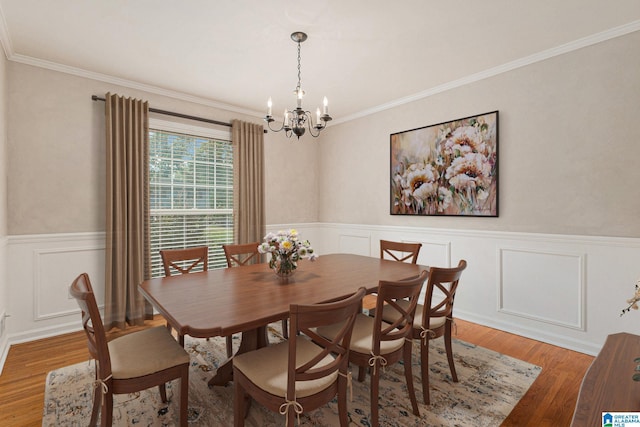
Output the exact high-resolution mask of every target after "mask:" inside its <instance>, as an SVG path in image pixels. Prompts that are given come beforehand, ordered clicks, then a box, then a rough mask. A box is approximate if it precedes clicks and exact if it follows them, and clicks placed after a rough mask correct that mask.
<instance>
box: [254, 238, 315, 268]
mask: <svg viewBox="0 0 640 427" xmlns="http://www.w3.org/2000/svg"><path fill="white" fill-rule="evenodd" d="M258 252H260V253H261V254H267V253H268V254H271V258H270V259H269V267H270V268H271V269H273V271H274V272H275V273H276V275H278V276H279V277H280V278H282V279H287V278H288V277H289V276H291V275H292V274H293V273H294V272H295V271H296V268H298V264H297V262H298V260H300V259H302V258H307V259H309V261H315V260H316V259H317V258H318V256H317V255H316V254H315V253H314V252H313V248H312V247H311V243H309V241H308V240H300V239H299V237H298V232H297V231H296V230H294V229H291V230H288V231H282V230H281V231H278V232H277V233H268V234H267V235H266V236H265V237H264V243H261V244H260V246H258Z"/></svg>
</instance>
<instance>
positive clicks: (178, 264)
mask: <svg viewBox="0 0 640 427" xmlns="http://www.w3.org/2000/svg"><path fill="white" fill-rule="evenodd" d="M160 258H162V266H163V267H164V275H165V276H166V277H170V276H171V275H172V274H173V273H176V274H188V273H191V272H192V271H193V270H194V269H197V267H198V266H201V269H197V271H208V270H209V247H208V246H194V247H191V248H184V249H163V250H161V251H160ZM167 329H169V331H171V330H172V328H171V325H170V324H169V322H167ZM178 342H179V343H180V345H182V346H184V335H181V334H180V333H179V332H178ZM231 353H232V341H231V337H227V356H228V357H231Z"/></svg>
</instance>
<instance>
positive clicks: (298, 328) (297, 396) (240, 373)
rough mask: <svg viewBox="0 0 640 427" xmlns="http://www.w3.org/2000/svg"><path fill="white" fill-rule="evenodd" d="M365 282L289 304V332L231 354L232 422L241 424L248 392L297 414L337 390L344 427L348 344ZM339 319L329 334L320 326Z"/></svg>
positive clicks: (290, 419)
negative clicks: (341, 294) (331, 297)
mask: <svg viewBox="0 0 640 427" xmlns="http://www.w3.org/2000/svg"><path fill="white" fill-rule="evenodd" d="M365 293H366V290H365V288H360V289H358V291H357V292H356V293H355V294H353V295H351V296H350V297H348V298H346V299H342V300H338V301H333V302H329V303H324V304H313V305H299V304H292V305H291V306H290V313H291V334H290V335H291V338H289V339H288V340H285V341H283V342H281V343H279V344H275V345H271V346H268V347H263V348H261V349H259V350H255V351H250V352H247V353H242V354H237V355H235V356H234V358H233V384H234V426H236V427H240V426H244V418H245V416H246V413H245V404H246V402H245V400H246V399H248V398H249V397H251V398H253V399H254V400H256V401H257V402H258V403H260V404H261V405H263V406H265V407H266V408H268V409H270V410H271V411H278V412H279V413H280V414H282V415H284V416H285V417H286V425H287V426H289V427H293V425H294V422H295V418H296V417H298V422H299V417H300V415H301V414H302V413H303V412H308V411H312V410H314V409H316V408H318V407H320V406H322V405H324V404H326V403H327V402H329V401H331V400H333V399H334V397H335V396H336V395H337V401H338V413H339V419H340V425H341V426H343V427H346V426H347V425H348V423H349V420H348V416H347V397H346V395H347V385H348V383H349V381H350V379H351V377H350V375H349V373H348V368H349V344H350V341H351V334H352V331H353V325H354V322H355V319H356V316H357V314H358V312H359V311H360V304H361V303H362V297H364V295H365ZM333 324H337V326H336V328H335V331H336V333H335V334H334V335H333V337H332V338H330V339H328V338H325V337H322V336H320V335H318V333H317V332H316V331H315V330H316V328H318V327H324V326H327V325H333Z"/></svg>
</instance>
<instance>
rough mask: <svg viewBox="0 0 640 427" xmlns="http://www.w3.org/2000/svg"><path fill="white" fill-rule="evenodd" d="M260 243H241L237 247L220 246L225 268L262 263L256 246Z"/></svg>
mask: <svg viewBox="0 0 640 427" xmlns="http://www.w3.org/2000/svg"><path fill="white" fill-rule="evenodd" d="M259 245H260V242H253V243H242V244H238V245H222V249H223V250H224V256H225V257H226V258H227V267H237V266H241V265H248V264H259V263H260V262H262V259H261V255H260V252H258V246H259Z"/></svg>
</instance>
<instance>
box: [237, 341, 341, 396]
mask: <svg viewBox="0 0 640 427" xmlns="http://www.w3.org/2000/svg"><path fill="white" fill-rule="evenodd" d="M296 344H297V348H296V367H298V366H302V365H303V364H305V363H306V362H308V361H309V360H311V359H312V358H313V357H314V356H316V355H317V354H318V353H320V352H321V351H322V348H321V347H319V346H317V345H315V344H314V343H312V342H311V341H309V340H308V339H306V338H302V337H299V338H297V340H296ZM333 360H334V359H333V357H331V356H329V355H327V356H325V357H324V358H323V359H322V360H320V362H318V363H317V364H316V365H315V366H316V367H319V366H324V365H328V364H330V363H331V362H333ZM288 361H289V342H288V341H284V342H281V343H279V344H276V345H271V346H268V347H264V348H261V349H259V350H256V351H250V352H247V353H242V354H237V355H235V356H234V357H233V367H234V368H237V369H239V370H240V371H242V373H243V374H244V375H245V376H246V377H247V378H249V380H251V382H253V383H254V384H255V385H257V386H258V387H260V388H261V389H263V390H266V391H267V392H269V393H271V394H273V395H276V396H282V397H286V395H287V376H288V374H287V372H288V366H287V364H288ZM337 379H338V372H337V371H336V372H334V373H332V374H331V375H328V376H326V377H323V378H318V379H316V380H311V381H298V382H296V397H306V396H310V395H312V394H316V393H318V392H320V391H322V390H324V389H326V388H328V387H329V386H330V385H331V384H333V383H334V382H335V381H336V380H337Z"/></svg>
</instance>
